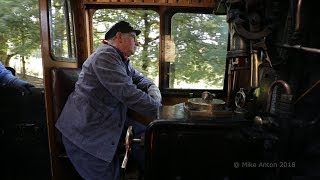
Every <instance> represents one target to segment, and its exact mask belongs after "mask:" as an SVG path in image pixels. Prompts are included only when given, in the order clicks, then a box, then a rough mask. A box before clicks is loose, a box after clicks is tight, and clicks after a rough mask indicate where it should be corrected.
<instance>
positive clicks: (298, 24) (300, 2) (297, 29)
mask: <svg viewBox="0 0 320 180" xmlns="http://www.w3.org/2000/svg"><path fill="white" fill-rule="evenodd" d="M301 4H302V0H299V1H298V5H297V13H296V26H295V31H296V32H298V31H299V30H300V21H301Z"/></svg>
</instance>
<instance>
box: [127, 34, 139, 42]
mask: <svg viewBox="0 0 320 180" xmlns="http://www.w3.org/2000/svg"><path fill="white" fill-rule="evenodd" d="M128 35H129V36H131V37H132V38H133V40H134V41H137V36H136V35H135V34H130V33H128Z"/></svg>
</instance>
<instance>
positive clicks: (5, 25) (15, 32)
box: [0, 0, 40, 73]
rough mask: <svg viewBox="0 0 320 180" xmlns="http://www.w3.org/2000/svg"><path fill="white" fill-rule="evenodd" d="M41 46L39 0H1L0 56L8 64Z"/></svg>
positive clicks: (22, 59)
mask: <svg viewBox="0 0 320 180" xmlns="http://www.w3.org/2000/svg"><path fill="white" fill-rule="evenodd" d="M39 47H40V27H39V8H38V0H28V1H20V0H0V58H1V60H2V62H3V64H4V65H6V66H8V65H9V62H10V59H11V58H12V57H13V56H16V55H19V56H20V57H21V61H22V65H23V73H25V67H24V65H25V59H26V57H29V56H30V55H31V54H32V53H33V51H34V50H36V49H39Z"/></svg>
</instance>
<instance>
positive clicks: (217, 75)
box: [170, 13, 228, 89]
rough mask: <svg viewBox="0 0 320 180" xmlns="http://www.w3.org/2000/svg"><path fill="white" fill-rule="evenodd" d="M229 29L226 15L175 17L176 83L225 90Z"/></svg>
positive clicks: (174, 78)
mask: <svg viewBox="0 0 320 180" xmlns="http://www.w3.org/2000/svg"><path fill="white" fill-rule="evenodd" d="M227 28H228V26H227V23H226V20H225V16H220V17H219V16H214V15H212V14H190V13H183V14H182V13H179V14H176V15H174V16H173V18H172V33H171V35H172V37H171V38H172V39H173V41H174V44H175V45H176V54H177V56H176V57H175V61H174V62H173V63H172V65H174V71H172V72H171V74H170V79H171V84H170V86H171V87H173V86H174V84H173V82H172V81H174V80H175V81H177V82H176V83H177V84H179V83H180V82H185V83H191V84H195V83H201V82H202V83H203V84H204V85H203V86H202V87H195V88H196V89H198V88H200V89H201V88H209V89H222V88H223V80H224V73H225V65H226V53H227V42H228V39H227V37H228V29H227Z"/></svg>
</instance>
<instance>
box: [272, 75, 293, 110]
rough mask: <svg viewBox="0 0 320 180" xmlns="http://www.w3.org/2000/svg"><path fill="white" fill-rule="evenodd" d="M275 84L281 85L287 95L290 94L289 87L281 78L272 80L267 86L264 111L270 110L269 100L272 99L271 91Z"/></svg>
mask: <svg viewBox="0 0 320 180" xmlns="http://www.w3.org/2000/svg"><path fill="white" fill-rule="evenodd" d="M277 85H282V87H283V88H284V89H285V91H286V93H287V94H288V95H291V88H290V86H289V84H288V83H287V82H285V81H283V80H276V81H274V82H273V83H272V84H271V85H270V88H269V91H268V102H267V108H266V112H270V106H271V100H272V92H273V89H274V88H275V87H276V86H277Z"/></svg>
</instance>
